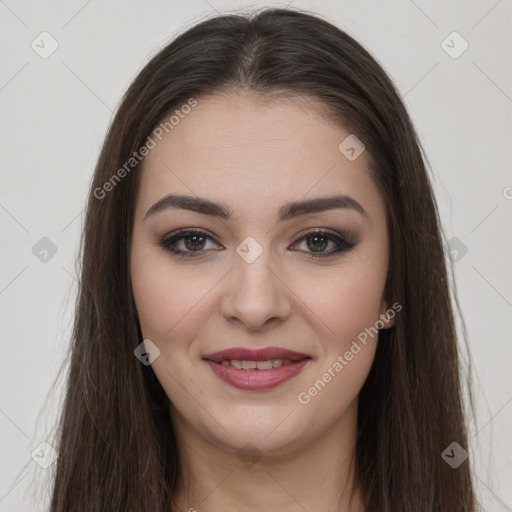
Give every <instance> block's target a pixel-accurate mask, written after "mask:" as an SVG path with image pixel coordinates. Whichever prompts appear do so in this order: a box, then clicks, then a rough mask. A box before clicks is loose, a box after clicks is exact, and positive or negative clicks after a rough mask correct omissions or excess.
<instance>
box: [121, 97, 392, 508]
mask: <svg viewBox="0 0 512 512" xmlns="http://www.w3.org/2000/svg"><path fill="white" fill-rule="evenodd" d="M315 101H316V100H315V99H313V98H309V99H308V102H309V105H313V104H314V103H315ZM348 135H349V132H348V131H346V130H343V129H342V128H338V127H335V126H334V125H333V124H330V123H328V122H327V121H326V120H324V119H322V118H321V117H320V116H319V115H318V114H317V113H316V112H315V111H314V110H311V109H309V108H308V104H307V103H306V102H304V101H300V100H299V99H297V100H292V99H288V100H283V99H280V100H278V101H274V102H270V101H268V100H267V101H265V102H261V101H259V100H257V99H256V98H255V97H253V96H251V95H250V94H247V93H245V94H242V93H240V94H236V95H231V96H229V97H219V96H217V97H214V96H210V97H207V98H199V99H198V105H197V106H196V107H195V108H194V109H193V110H192V111H191V113H190V114H188V115H187V116H186V117H185V118H184V119H181V120H180V122H179V124H178V125H176V126H175V127H174V129H173V130H172V131H170V132H169V133H168V134H166V135H165V136H164V137H163V139H162V141H161V142H159V143H158V144H157V146H156V147H155V148H154V149H152V150H151V151H150V153H149V155H148V156H147V158H146V160H145V162H144V167H143V169H142V170H141V171H140V172H141V173H142V174H141V176H140V178H141V181H140V186H139V190H138V195H137V201H136V211H135V218H134V225H133V238H132V246H131V261H130V273H131V279H132V288H133V294H134V298H135V303H136V307H137V311H138V315H139V321H140V325H141V329H142V333H143V336H144V339H150V340H151V341H152V342H153V343H154V344H155V345H157V346H158V348H159V350H160V355H159V356H158V357H157V358H156V359H155V360H154V362H153V363H152V367H153V370H154V371H155V374H156V376H157V378H158V379H159V381H160V383H161V384H162V386H163V388H164V389H165V392H166V393H167V396H168V397H169V399H170V404H172V405H170V406H169V410H170V413H171V417H172V421H173V425H174V429H175V432H176V436H177V440H178V446H179V450H180V460H181V463H182V468H183V470H184V474H186V475H188V477H187V479H186V480H185V481H184V484H183V485H182V486H181V487H180V489H179V491H178V493H177V496H176V498H177V500H178V502H179V503H180V510H190V509H192V510H194V508H195V509H197V510H198V511H201V512H209V511H215V510H223V511H226V512H230V511H237V512H240V511H253V510H254V511H255V510H265V511H268V512H273V511H274V510H276V511H277V510H279V511H280V512H283V511H284V512H288V511H299V510H304V509H306V510H308V511H320V510H322V511H324V510H339V511H342V510H343V511H347V510H351V511H355V512H357V511H362V510H363V508H362V500H361V498H362V497H361V496H360V495H359V494H357V493H356V497H355V501H354V502H352V504H351V505H350V506H349V501H348V499H349V494H350V492H349V491H350V490H351V486H352V484H353V480H352V474H351V471H350V469H351V464H350V460H351V457H352V456H353V455H354V449H355V444H356V425H357V398H358V395H359V392H360V390H361V387H362V385H363V384H364V381H365V379H366V377H367V375H368V372H369V370H370V367H371V364H372V361H373V358H374V355H375V349H376V343H377V336H375V337H373V338H369V342H368V343H367V345H362V344H361V343H359V345H360V346H361V351H360V352H359V353H357V355H355V356H354V357H353V359H352V360H351V361H349V362H348V364H347V365H346V366H344V367H343V369H342V371H339V372H334V374H335V377H333V378H332V379H331V381H330V382H329V383H327V384H326V385H325V387H324V388H323V389H322V390H321V391H320V392H318V393H317V395H316V396H314V397H311V400H310V401H309V403H307V404H303V403H300V402H299V400H298V395H299V393H301V392H304V391H307V390H308V389H309V388H310V387H311V386H312V385H313V384H314V383H315V382H316V381H317V380H318V379H319V378H321V376H322V374H323V373H324V372H325V371H326V370H327V369H328V368H329V367H332V366H333V363H334V362H335V361H336V360H337V357H338V356H340V355H341V356H343V354H344V353H345V352H346V351H347V350H349V348H350V346H351V344H352V342H353V341H354V340H356V338H357V336H358V335H359V334H360V333H361V332H362V331H364V329H365V328H368V327H370V326H374V325H375V323H376V321H377V320H379V319H381V320H382V318H383V317H382V316H381V315H384V314H385V313H386V311H388V310H389V309H390V305H389V304H388V303H386V301H385V300H384V299H383V293H384V284H385V281H386V273H387V269H388V249H389V247H388V242H389V241H388V233H387V224H386V213H385V212H386V210H385V203H384V201H383V198H382V197H381V195H380V194H379V192H378V189H377V188H376V185H375V184H374V182H373V180H372V179H371V177H370V175H369V173H368V169H367V165H368V160H367V156H366V153H365V152H363V153H362V155H361V156H359V157H358V158H357V159H356V160H354V161H349V160H348V159H347V158H346V157H345V156H344V155H343V154H342V153H341V152H340V151H339V150H338V145H339V144H340V142H341V141H343V140H344V139H345V137H347V136H348ZM169 193H174V194H187V195H192V196H194V195H197V196H200V197H203V198H207V199H211V200H214V201H218V202H223V203H226V204H227V205H228V206H229V207H230V208H232V209H233V210H234V211H235V215H234V217H233V218H232V219H230V220H221V219H218V218H215V217H211V216H208V215H204V214H201V213H197V212H192V211H188V210H183V209H167V210H164V211H161V212H159V213H157V214H155V215H153V216H150V217H148V218H147V219H146V220H144V216H145V215H146V212H147V211H148V209H149V208H150V207H151V206H152V205H153V204H154V203H156V202H157V201H158V200H159V199H161V198H162V197H164V196H165V195H167V194H169ZM333 193H343V194H346V195H349V196H351V197H352V198H354V199H355V200H356V201H358V202H359V203H360V204H361V205H362V206H363V208H364V209H365V210H366V212H367V214H368V216H369V218H370V220H369V221H368V220H366V219H365V218H364V217H363V216H362V215H361V214H360V213H358V212H357V211H355V210H353V209H339V208H338V209H333V210H327V211H323V212H317V213H310V214H306V215H301V216H298V217H295V218H292V219H289V220H286V221H283V222H278V211H279V208H280V207H281V206H282V205H284V204H285V203H287V202H289V201H294V200H299V199H304V198H314V197H320V196H327V195H332V194H333ZM180 228H197V229H201V230H203V231H207V232H208V233H209V236H211V237H212V238H211V239H207V241H206V242H205V245H204V246H203V248H202V249H201V248H200V249H199V250H200V251H203V252H202V253H201V254H200V255H199V256H198V257H190V258H187V257H184V258H177V257H175V256H173V254H172V253H170V252H167V251H166V250H165V249H164V248H162V247H161V246H160V245H159V242H160V240H161V239H162V238H164V237H165V236H168V235H169V234H170V233H172V232H174V231H176V230H177V229H180ZM310 228H323V229H327V230H331V231H334V232H337V233H339V234H341V235H343V233H344V232H345V230H351V231H352V232H354V233H355V234H356V236H357V241H358V245H357V246H356V247H355V248H353V249H351V250H349V251H347V252H341V253H338V254H335V255H333V256H328V257H325V258H322V257H314V256H312V254H314V251H315V246H314V245H312V244H311V243H310V245H308V243H307V240H302V241H299V240H300V238H301V237H302V236H303V234H304V232H305V231H306V230H308V229H310ZM248 236H252V237H253V238H254V239H255V240H256V241H257V242H258V243H259V245H260V246H261V248H262V250H263V252H262V254H261V255H260V256H259V257H258V258H257V259H256V260H255V261H253V262H252V263H248V262H247V261H245V260H244V259H243V258H241V257H240V256H239V255H238V253H237V252H236V248H237V247H238V246H239V244H240V243H241V242H242V241H243V240H244V239H245V238H246V237H248ZM310 240H311V238H310ZM197 246H198V245H197V242H195V241H194V240H190V239H188V244H187V243H186V240H184V239H181V241H180V242H178V247H179V248H181V249H182V250H185V251H186V250H188V251H189V252H192V251H193V250H194V248H197ZM335 247H336V244H335V243H334V242H332V241H331V242H329V245H328V246H326V247H323V249H320V252H322V250H323V252H324V253H329V252H332V251H333V249H334V248H335ZM291 248H295V250H293V249H291ZM393 322H394V320H392V319H390V320H388V321H386V320H385V319H384V320H383V324H381V325H382V326H383V328H389V327H390V326H391V325H392V324H393ZM236 346H243V347H246V348H253V349H257V348H263V347H268V346H278V347H283V348H287V349H291V350H295V351H297V352H301V353H305V354H307V355H309V356H310V357H311V360H310V361H309V363H308V364H307V365H306V366H305V367H304V368H303V370H302V371H301V372H300V373H299V374H298V375H296V376H295V377H293V378H292V379H291V380H289V381H287V382H285V383H283V384H281V385H279V386H278V387H276V388H273V389H270V390H266V391H247V390H240V389H237V388H235V387H232V386H230V385H228V384H226V383H224V382H223V381H221V380H220V379H219V378H218V377H217V376H216V375H215V374H214V373H213V371H212V370H211V368H210V367H209V366H208V365H207V364H206V362H205V361H204V360H203V359H202V356H203V355H204V354H207V353H211V352H214V351H218V350H222V349H226V348H233V347H236ZM331 372H332V370H331ZM247 443H251V445H253V446H254V447H255V448H254V449H255V450H256V452H255V453H256V454H257V457H256V458H254V459H249V460H247V458H245V459H244V458H243V457H241V455H242V454H246V451H247V448H244V446H246V444H247Z"/></svg>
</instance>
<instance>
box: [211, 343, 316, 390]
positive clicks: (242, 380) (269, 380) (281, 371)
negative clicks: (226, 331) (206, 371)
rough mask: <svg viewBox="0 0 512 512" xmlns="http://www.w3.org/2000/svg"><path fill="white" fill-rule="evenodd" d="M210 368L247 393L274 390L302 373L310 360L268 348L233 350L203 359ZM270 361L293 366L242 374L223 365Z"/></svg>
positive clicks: (287, 351)
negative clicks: (286, 362)
mask: <svg viewBox="0 0 512 512" xmlns="http://www.w3.org/2000/svg"><path fill="white" fill-rule="evenodd" d="M203 359H204V360H205V361H206V363H207V364H208V366H209V367H210V368H211V369H212V371H213V372H214V373H215V375H216V376H217V377H219V379H221V380H222V381H223V382H225V383H227V384H230V385H231V386H233V387H235V388H238V389H244V390H248V391H264V390H266V389H272V388H275V387H276V386H279V385H280V384H283V383H284V382H286V381H288V380H290V379H291V378H292V377H294V376H295V375H297V374H298V373H300V372H301V370H302V369H303V368H304V366H305V365H306V364H307V363H308V362H309V361H311V357H310V356H308V355H306V354H301V353H299V352H295V351H293V350H287V349H283V348H279V347H268V348H263V349H259V350H251V349H245V348H233V349H227V350H221V351H220V352H214V353H211V354H206V355H204V356H203ZM233 359H236V360H239V361H241V360H243V361H267V360H269V359H289V360H290V361H291V364H287V365H283V366H280V367H279V368H272V369H271V370H256V369H254V370H243V369H238V368H235V367H233V366H225V365H222V364H220V363H221V362H222V361H224V360H233Z"/></svg>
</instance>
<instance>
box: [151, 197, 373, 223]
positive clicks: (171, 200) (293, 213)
mask: <svg viewBox="0 0 512 512" xmlns="http://www.w3.org/2000/svg"><path fill="white" fill-rule="evenodd" d="M336 208H342V209H345V210H354V211H356V212H358V213H359V214H361V215H362V216H363V217H364V218H365V220H366V221H367V222H369V223H371V217H370V216H369V215H368V213H367V212H366V210H365V209H364V208H363V207H362V206H361V204H360V203H358V202H357V201H356V200H355V199H354V198H352V197H350V196H347V195H334V196H326V197H315V198H313V199H302V200H300V201H293V202H290V203H286V204H285V205H283V206H282V207H281V208H280V209H279V221H280V222H282V221H284V220H288V219H291V218H293V217H297V216H299V215H305V214H308V213H317V212H323V211H327V210H333V209H336ZM167 209H183V210H191V211H193V212H197V213H202V214H204V215H211V216H213V217H218V218H220V219H224V220H229V219H230V218H231V217H232V216H233V214H234V211H233V210H232V209H231V208H230V207H229V206H228V205H227V204H225V203H217V202H214V201H211V200H209V199H205V198H201V197H197V196H188V195H175V194H169V195H166V196H165V197H162V199H160V200H159V201H157V202H156V203H155V204H154V205H153V206H151V208H150V209H149V210H148V211H147V212H146V215H145V216H144V219H143V220H146V219H147V218H148V217H151V216H152V215H155V214H157V213H159V212H161V211H163V210H167Z"/></svg>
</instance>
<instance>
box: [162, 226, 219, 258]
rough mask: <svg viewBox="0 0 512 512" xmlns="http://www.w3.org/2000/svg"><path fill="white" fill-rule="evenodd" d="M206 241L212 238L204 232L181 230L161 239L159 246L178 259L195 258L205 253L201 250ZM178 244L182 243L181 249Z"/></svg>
mask: <svg viewBox="0 0 512 512" xmlns="http://www.w3.org/2000/svg"><path fill="white" fill-rule="evenodd" d="M207 240H213V238H212V237H211V236H210V235H208V234H207V233H205V232H204V231H200V230H197V229H194V230H190V229H188V230H187V229H182V230H179V231H178V232H176V233H175V234H173V235H172V236H169V237H164V238H162V240H160V243H159V245H160V246H161V247H162V248H163V249H165V250H166V251H169V252H171V253H172V254H174V255H175V256H178V257H182V256H185V257H197V256H199V254H200V253H202V252H206V251H204V250H203V249H204V248H205V246H206V245H207V243H206V242H207ZM180 242H183V243H182V244H181V248H179V247H178V245H180Z"/></svg>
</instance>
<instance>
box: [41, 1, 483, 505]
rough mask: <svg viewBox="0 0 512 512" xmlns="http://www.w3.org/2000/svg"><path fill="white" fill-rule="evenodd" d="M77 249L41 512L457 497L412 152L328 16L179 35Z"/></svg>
mask: <svg viewBox="0 0 512 512" xmlns="http://www.w3.org/2000/svg"><path fill="white" fill-rule="evenodd" d="M82 243H83V245H82V247H81V249H82V251H83V258H82V269H81V280H80V290H79V297H78V301H77V306H76V319H75V326H74V332H73V343H72V346H71V359H70V371H69V382H68V386H67V394H66V399H65V405H64V409H63V413H62V417H61V422H60V425H59V427H60V428H59V438H58V440H57V441H56V443H55V444H56V446H57V448H58V453H59V455H58V460H57V465H56V474H55V481H54V489H53V494H52V502H51V511H52V512H60V511H91V510H98V511H111V510H123V511H137V512H141V511H145V510H148V511H149V510H151V511H155V510H158V511H171V510H172V511H177V510H189V511H193V510H198V511H200V512H208V511H217V510H222V511H231V510H238V511H239V510H258V511H259V510H265V511H266V512H268V511H273V510H277V509H279V510H280V511H283V510H284V511H292V510H308V511H315V510H330V511H331V510H332V511H349V510H350V511H353V512H362V511H372V512H411V511H414V512H423V511H424V512H427V511H428V512H433V511H443V512H444V511H450V512H457V511H460V512H462V511H464V512H470V511H474V510H476V500H475V497H474V491H473V486H472V481H471V472H470V467H469V461H468V460H467V454H466V450H465V448H466V449H467V435H466V425H465V419H464V415H463V401H462V391H461V386H460V378H459V370H460V368H459V360H458V352H457V341H456V330H455V327H454V320H453V311H452V306H451V302H450V288H449V284H448V273H447V269H446V263H445V259H444V252H443V238H442V231H441V226H440V221H439V216H438V211H437V207H436V202H435V199H434V197H433V192H432V187H431V183H430V180H429V177H428V174H427V171H426V168H425V164H424V161H423V158H422V153H421V146H420V143H419V142H418V139H417V136H416V133H415V131H414V128H413V125H412V123H411V121H410V119H409V117H408V114H407V112H406V110H405V107H404V104H403V103H402V101H401V99H400V97H399V95H398V93H397V91H396V89H395V88H394V86H393V84H392V83H391V81H390V79H389V78H388V76H387V75H386V74H385V72H384V71H383V70H382V68H381V67H380V66H379V65H378V63H377V62H376V61H375V59H374V58H373V57H371V56H370V55H369V53H368V52H367V51H365V50H364V49H363V48H362V47H361V46H360V45H359V44H358V43H357V42H356V41H355V40H354V39H352V38H351V37H350V36H348V35H347V34H346V33H344V32H343V31H341V30H340V29H338V28H336V27H334V26H333V25H331V24H329V23H328V22H326V21H324V20H322V19H320V18H318V17H316V16H313V15H310V14H308V13H305V12H300V11H297V10H284V9H271V10H264V11H261V12H259V13H255V14H254V15H252V16H235V15H232V16H219V17H216V18H212V19H209V20H206V21H203V22H201V23H199V24H198V25H196V26H194V27H192V28H190V29H189V30H187V31H186V32H185V33H183V34H181V35H180V36H179V37H177V38H176V39H175V40H174V41H173V42H171V43H170V44H169V45H168V46H166V47H165V48H164V49H163V50H162V51H161V52H160V53H159V54H158V55H156V56H155V57H154V58H153V59H152V60H151V61H150V62H149V63H148V64H147V65H146V66H145V68H144V69H143V70H142V71H141V72H140V74H139V75H138V76H137V78H136V79H135V81H134V82H133V84H132V85H131V86H130V88H129V90H128V91H127V93H126V95H125V96H124V98H123V101H122V103H121V105H120V107H119V109H118V112H117V114H116V116H115V118H114V120H113V122H112V125H111V127H110V130H109V132H108V135H107V137H106V140H105V143H104V146H103V149H102V152H101V155H100V158H99V161H98V165H97V167H96V171H95V174H94V178H93V183H92V185H91V193H90V196H89V201H88V208H87V214H86V225H85V229H84V236H83V241H82Z"/></svg>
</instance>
